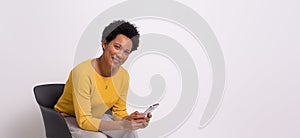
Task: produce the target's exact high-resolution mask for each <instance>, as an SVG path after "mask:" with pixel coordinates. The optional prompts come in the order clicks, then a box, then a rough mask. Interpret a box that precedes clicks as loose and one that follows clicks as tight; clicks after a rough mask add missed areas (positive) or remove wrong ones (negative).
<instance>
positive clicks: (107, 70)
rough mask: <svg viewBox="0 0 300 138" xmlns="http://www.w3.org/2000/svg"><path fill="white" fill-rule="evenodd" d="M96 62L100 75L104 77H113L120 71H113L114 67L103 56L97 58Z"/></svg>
mask: <svg viewBox="0 0 300 138" xmlns="http://www.w3.org/2000/svg"><path fill="white" fill-rule="evenodd" d="M95 62H96V66H97V69H98V73H99V74H100V75H101V76H103V77H111V76H113V75H114V74H115V73H116V72H117V70H118V69H113V68H112V66H111V65H110V64H109V63H107V61H106V60H105V59H104V57H102V56H100V57H99V58H96V61H95Z"/></svg>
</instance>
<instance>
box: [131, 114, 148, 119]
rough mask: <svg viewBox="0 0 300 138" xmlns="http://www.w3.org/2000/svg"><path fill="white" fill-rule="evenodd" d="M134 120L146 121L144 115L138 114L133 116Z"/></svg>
mask: <svg viewBox="0 0 300 138" xmlns="http://www.w3.org/2000/svg"><path fill="white" fill-rule="evenodd" d="M132 118H133V119H146V118H147V117H145V115H144V114H137V115H133V116H132Z"/></svg>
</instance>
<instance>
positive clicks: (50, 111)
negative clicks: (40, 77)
mask: <svg viewBox="0 0 300 138" xmlns="http://www.w3.org/2000/svg"><path fill="white" fill-rule="evenodd" d="M64 86H65V85H64V84H45V85H38V86H35V87H34V89H33V91H34V95H35V99H36V101H37V103H38V104H39V107H40V109H41V112H42V116H43V120H44V126H45V130H46V137H47V138H49V137H51V138H72V135H71V133H70V130H69V128H68V125H67V124H66V122H65V119H64V117H63V116H62V115H61V114H60V113H58V112H57V111H56V110H54V105H55V104H56V102H57V100H58V99H59V97H60V96H61V94H62V93H63V90H64Z"/></svg>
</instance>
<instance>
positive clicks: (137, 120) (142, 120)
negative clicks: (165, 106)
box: [132, 119, 147, 123]
mask: <svg viewBox="0 0 300 138" xmlns="http://www.w3.org/2000/svg"><path fill="white" fill-rule="evenodd" d="M132 122H135V123H146V122H147V121H146V120H145V119H136V120H132Z"/></svg>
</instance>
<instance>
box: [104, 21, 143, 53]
mask: <svg viewBox="0 0 300 138" xmlns="http://www.w3.org/2000/svg"><path fill="white" fill-rule="evenodd" d="M119 34H123V35H125V36H126V37H128V38H130V39H131V41H132V49H131V51H135V50H137V48H138V46H139V39H140V34H139V32H138V30H137V27H136V26H135V25H133V24H131V23H129V22H127V21H124V20H116V21H113V22H112V23H110V24H109V25H108V26H106V27H105V28H104V30H103V32H102V40H101V41H102V42H103V41H106V42H107V43H110V42H111V41H112V40H114V39H115V38H116V37H117V35H119Z"/></svg>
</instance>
